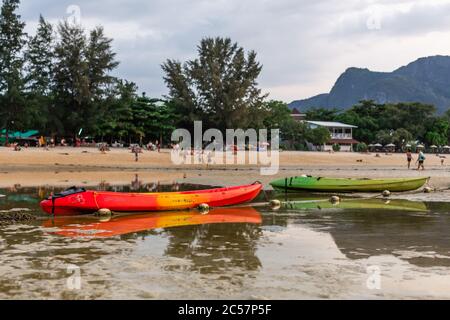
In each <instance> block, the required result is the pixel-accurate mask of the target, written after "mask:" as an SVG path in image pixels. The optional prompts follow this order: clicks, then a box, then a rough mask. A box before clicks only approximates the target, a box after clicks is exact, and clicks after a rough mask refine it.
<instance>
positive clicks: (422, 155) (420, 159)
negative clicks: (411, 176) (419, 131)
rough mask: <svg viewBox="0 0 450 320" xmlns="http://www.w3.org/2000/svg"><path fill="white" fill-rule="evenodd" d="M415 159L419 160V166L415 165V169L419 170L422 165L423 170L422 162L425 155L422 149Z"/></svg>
mask: <svg viewBox="0 0 450 320" xmlns="http://www.w3.org/2000/svg"><path fill="white" fill-rule="evenodd" d="M417 161H418V162H419V166H418V167H417V170H420V168H421V167H422V170H425V167H424V165H423V163H424V161H425V155H424V154H423V152H422V151H420V152H419V157H418V158H417Z"/></svg>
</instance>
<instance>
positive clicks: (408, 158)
mask: <svg viewBox="0 0 450 320" xmlns="http://www.w3.org/2000/svg"><path fill="white" fill-rule="evenodd" d="M411 160H412V154H411V150H410V149H408V151H406V161H408V169H410V168H411Z"/></svg>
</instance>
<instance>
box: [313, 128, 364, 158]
mask: <svg viewBox="0 0 450 320" xmlns="http://www.w3.org/2000/svg"><path fill="white" fill-rule="evenodd" d="M306 123H308V125H309V127H310V128H312V129H314V128H318V127H324V128H327V129H328V130H329V131H330V134H331V139H330V140H329V141H328V142H327V143H326V144H325V145H324V146H323V150H325V151H329V150H333V144H338V145H340V146H341V151H352V150H353V145H354V144H356V143H358V141H356V140H355V139H353V129H354V128H358V127H356V126H352V125H350V124H345V123H341V122H329V121H306Z"/></svg>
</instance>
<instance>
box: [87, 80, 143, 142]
mask: <svg viewBox="0 0 450 320" xmlns="http://www.w3.org/2000/svg"><path fill="white" fill-rule="evenodd" d="M114 88H115V89H114V90H115V92H114V97H113V98H112V99H111V100H110V102H109V107H108V112H105V113H104V114H103V117H101V118H100V119H99V122H98V125H97V131H96V134H97V135H99V136H101V137H105V136H108V137H109V138H110V142H111V143H112V142H113V141H112V140H113V138H119V140H122V138H124V137H129V136H130V135H134V134H135V133H136V126H135V125H134V123H133V109H132V108H133V104H134V103H135V101H136V99H137V94H136V92H137V90H138V88H137V86H136V84H135V83H133V82H129V81H126V80H117V81H116V84H115V86H114ZM102 140H103V139H102Z"/></svg>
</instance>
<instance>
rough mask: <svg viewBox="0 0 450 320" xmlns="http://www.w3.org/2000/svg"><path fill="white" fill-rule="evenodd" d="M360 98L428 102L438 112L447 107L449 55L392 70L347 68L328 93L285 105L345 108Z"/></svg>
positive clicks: (378, 100)
mask: <svg viewBox="0 0 450 320" xmlns="http://www.w3.org/2000/svg"><path fill="white" fill-rule="evenodd" d="M360 100H374V101H376V102H378V103H388V102H392V103H397V102H421V103H428V104H433V105H435V106H436V108H437V110H438V112H439V113H442V112H444V111H446V110H447V109H449V108H450V56H432V57H426V58H420V59H418V60H416V61H414V62H411V63H410V64H408V65H407V66H404V67H401V68H399V69H397V70H395V71H393V72H374V71H370V70H368V69H361V68H348V69H347V70H346V71H345V72H344V73H343V74H342V75H341V76H340V77H339V78H338V79H337V81H336V83H335V85H334V86H333V88H332V89H331V91H330V93H326V94H320V95H317V96H314V97H311V98H309V99H304V100H296V101H293V102H291V103H290V104H289V107H290V108H291V109H293V108H297V109H300V110H302V111H304V110H307V109H309V108H312V107H323V108H337V109H348V108H349V107H351V106H352V105H354V104H356V103H358V102H359V101H360Z"/></svg>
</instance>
